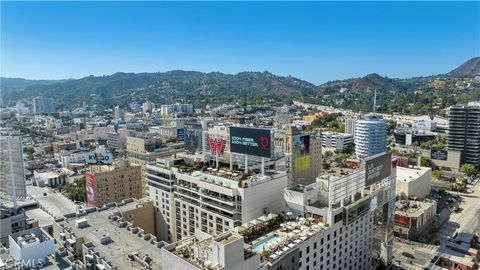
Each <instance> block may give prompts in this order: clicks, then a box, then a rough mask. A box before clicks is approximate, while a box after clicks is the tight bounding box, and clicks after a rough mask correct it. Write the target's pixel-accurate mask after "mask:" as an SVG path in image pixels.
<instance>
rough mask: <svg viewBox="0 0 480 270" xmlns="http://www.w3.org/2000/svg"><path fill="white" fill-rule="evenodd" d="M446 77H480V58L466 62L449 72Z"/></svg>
mask: <svg viewBox="0 0 480 270" xmlns="http://www.w3.org/2000/svg"><path fill="white" fill-rule="evenodd" d="M448 75H450V76H454V77H469V76H475V75H480V57H474V58H472V59H470V60H468V61H467V62H465V63H463V64H462V65H461V66H459V67H458V68H456V69H454V70H452V71H450V72H449V73H448Z"/></svg>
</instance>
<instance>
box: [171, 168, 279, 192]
mask: <svg viewBox="0 0 480 270" xmlns="http://www.w3.org/2000/svg"><path fill="white" fill-rule="evenodd" d="M179 171H180V170H179ZM180 172H181V171H180ZM184 173H189V174H190V175H191V176H193V177H195V178H197V179H198V180H199V181H205V182H208V183H211V184H215V185H219V186H223V187H226V188H229V189H236V188H239V187H240V188H247V187H249V186H251V185H256V184H260V183H262V182H266V181H269V180H273V179H276V178H279V177H281V176H283V175H286V174H285V172H279V171H275V170H265V174H264V175H262V174H261V173H258V172H249V173H247V174H246V173H245V172H243V171H237V170H233V171H229V170H226V169H216V168H207V169H206V170H204V171H199V170H194V171H191V172H184ZM245 184H247V185H245Z"/></svg>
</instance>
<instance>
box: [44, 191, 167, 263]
mask: <svg viewBox="0 0 480 270" xmlns="http://www.w3.org/2000/svg"><path fill="white" fill-rule="evenodd" d="M153 209H154V208H153V204H152V202H151V201H148V200H143V199H142V200H136V199H126V200H123V201H122V202H119V203H110V204H107V205H105V206H104V207H102V208H89V210H88V211H86V212H85V214H83V215H78V216H76V215H73V214H72V215H65V216H63V217H60V218H57V219H55V221H54V223H53V233H52V235H53V237H54V238H55V240H56V243H57V244H58V245H59V246H61V247H62V251H64V252H65V253H67V255H68V256H69V257H70V258H75V259H77V260H78V261H80V262H82V263H83V264H85V265H87V268H79V269H109V270H113V269H141V268H142V269H162V268H161V262H160V260H159V259H158V258H160V257H161V251H160V250H161V248H162V247H163V246H164V245H165V244H166V243H165V242H161V241H158V240H157V239H156V237H155V235H154V231H152V228H154V225H153V224H154V222H155V221H154V215H153V211H154V210H153Z"/></svg>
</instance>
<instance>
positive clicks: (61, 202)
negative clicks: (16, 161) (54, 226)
mask: <svg viewBox="0 0 480 270" xmlns="http://www.w3.org/2000/svg"><path fill="white" fill-rule="evenodd" d="M27 192H28V194H29V195H31V196H32V197H33V199H34V200H37V201H38V203H39V204H40V208H42V209H43V210H44V211H46V212H47V213H49V214H50V215H52V216H53V217H59V216H62V215H64V214H67V213H72V212H75V209H76V207H77V206H76V205H75V203H73V202H72V201H70V200H69V199H67V198H66V197H65V196H63V195H62V194H60V193H58V192H52V191H51V190H50V189H49V188H42V187H37V186H27ZM45 192H46V193H47V196H44V193H45Z"/></svg>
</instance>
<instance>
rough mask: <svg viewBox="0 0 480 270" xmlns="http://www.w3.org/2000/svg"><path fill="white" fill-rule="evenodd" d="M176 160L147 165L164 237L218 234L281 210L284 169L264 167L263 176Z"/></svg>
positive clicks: (150, 188)
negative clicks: (181, 162)
mask: <svg viewBox="0 0 480 270" xmlns="http://www.w3.org/2000/svg"><path fill="white" fill-rule="evenodd" d="M178 162H180V160H173V159H171V160H165V161H161V160H159V161H158V163H157V164H156V165H148V167H147V169H148V171H147V180H148V188H149V190H148V194H149V197H150V198H151V199H152V200H154V202H155V207H156V208H157V211H156V215H157V216H156V218H157V222H159V220H160V221H161V223H160V224H164V226H161V227H162V228H160V229H163V230H169V232H165V231H163V232H162V231H160V232H159V231H157V234H158V236H159V237H160V239H162V240H166V241H177V240H179V239H184V238H186V237H190V236H192V235H194V234H195V230H199V231H202V232H204V233H208V234H215V235H217V234H221V233H223V232H225V231H228V230H230V229H232V228H234V227H237V226H240V225H241V224H243V223H245V222H248V221H250V220H252V219H254V218H255V217H257V216H260V215H262V214H263V213H264V211H267V210H268V211H275V212H281V211H283V208H284V200H283V192H282V191H283V189H284V188H285V187H286V186H287V175H286V173H284V172H278V171H273V170H267V171H265V172H264V174H263V175H262V174H254V173H245V172H244V171H243V170H233V171H228V172H227V171H224V170H222V169H216V168H206V169H205V170H202V168H195V167H193V166H190V165H187V164H182V165H176V164H178ZM157 228H158V227H157ZM165 236H167V238H166V239H165V238H164V237H165Z"/></svg>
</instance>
